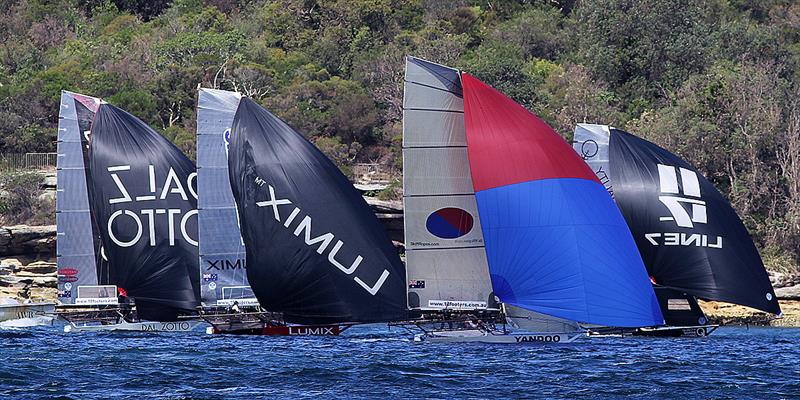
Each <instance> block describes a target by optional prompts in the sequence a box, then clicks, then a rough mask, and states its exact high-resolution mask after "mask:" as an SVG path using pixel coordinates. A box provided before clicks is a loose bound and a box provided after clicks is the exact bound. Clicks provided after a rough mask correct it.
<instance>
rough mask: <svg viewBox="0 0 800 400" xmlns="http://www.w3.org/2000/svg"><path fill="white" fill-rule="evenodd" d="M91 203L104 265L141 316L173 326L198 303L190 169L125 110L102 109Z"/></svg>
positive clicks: (105, 280) (105, 276)
mask: <svg viewBox="0 0 800 400" xmlns="http://www.w3.org/2000/svg"><path fill="white" fill-rule="evenodd" d="M89 176H90V179H89V185H88V186H89V198H90V204H91V208H92V211H93V212H94V215H95V219H96V221H97V224H98V226H99V229H100V236H101V242H102V247H103V250H104V254H105V256H106V258H107V259H108V263H107V264H101V265H100V268H99V271H98V281H99V283H100V284H113V285H117V286H118V287H120V288H123V289H124V290H125V291H126V292H127V295H128V296H130V297H132V298H134V299H135V300H136V307H137V311H138V314H139V317H140V318H142V319H146V320H156V321H168V320H174V319H176V318H177V316H178V315H180V314H185V313H191V312H193V311H194V309H195V307H196V306H197V305H198V304H199V301H198V295H199V282H198V281H199V279H198V278H199V277H198V274H197V270H198V254H197V215H196V214H197V210H196V208H197V193H196V189H195V179H194V178H195V166H194V163H192V161H191V160H189V159H188V158H187V157H186V156H185V155H184V154H183V153H182V152H181V151H180V150H178V148H177V147H175V146H174V145H173V144H172V143H170V142H169V141H168V140H167V139H166V138H164V137H162V136H161V135H159V134H158V133H156V132H155V131H153V130H152V129H151V128H150V127H148V126H147V125H146V124H145V123H143V122H142V121H140V120H139V119H137V118H136V117H134V116H132V115H130V114H128V113H127V112H125V111H123V110H121V109H119V108H117V107H114V106H112V105H110V104H106V103H103V104H101V105H100V106H99V108H98V111H97V114H96V115H95V119H94V123H93V126H92V136H91V141H90V145H89Z"/></svg>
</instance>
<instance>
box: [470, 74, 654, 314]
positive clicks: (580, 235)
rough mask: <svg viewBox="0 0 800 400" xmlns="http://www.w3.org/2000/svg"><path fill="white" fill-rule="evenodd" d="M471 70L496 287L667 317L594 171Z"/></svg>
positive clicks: (543, 300)
mask: <svg viewBox="0 0 800 400" xmlns="http://www.w3.org/2000/svg"><path fill="white" fill-rule="evenodd" d="M461 77H462V86H463V92H464V108H465V122H466V124H465V125H466V138H467V148H468V155H469V164H470V171H471V175H472V182H473V185H474V189H475V196H476V199H477V204H478V210H479V215H480V220H481V226H482V230H483V237H484V241H485V245H486V254H487V258H488V262H489V272H490V275H491V280H492V285H493V288H494V293H495V295H496V296H498V297H499V298H500V300H501V301H502V302H504V303H506V304H510V305H513V306H517V307H521V308H524V309H527V310H531V311H536V312H540V313H543V314H547V315H551V316H555V317H559V318H564V319H567V320H571V321H578V322H585V323H591V324H599V325H606V326H618V327H638V326H652V325H660V324H663V322H664V318H663V317H662V315H661V311H660V309H659V306H658V302H657V300H656V298H655V295H654V293H653V288H652V286H651V285H650V282H649V280H648V277H647V273H646V271H645V268H644V265H642V259H641V257H640V256H639V254H638V251H637V249H636V244H635V243H634V241H633V238H632V237H631V233H630V231H629V230H628V228H627V226H626V224H625V220H624V219H623V218H622V215H621V214H620V213H619V210H618V209H617V208H616V206H615V205H614V202H613V200H612V199H611V197H610V196H609V195H608V193H606V190H605V188H604V187H603V185H602V184H601V183H600V182H599V181H598V179H597V177H596V176H595V174H594V173H593V172H592V170H591V169H589V167H588V166H587V165H586V163H584V162H583V161H582V160H581V159H580V157H578V156H577V155H576V154H575V153H574V152H573V151H572V149H570V147H569V145H568V144H567V143H566V142H564V141H563V139H561V137H559V136H558V135H557V134H556V133H555V132H554V131H553V130H552V129H551V128H550V127H549V126H547V125H546V124H545V123H544V122H542V121H541V120H540V119H538V118H537V117H535V116H534V115H533V114H531V113H530V112H528V111H527V110H525V108H523V107H522V106H521V105H519V104H517V103H515V102H514V101H513V100H511V99H509V98H507V97H505V96H504V95H502V94H501V93H499V92H497V91H496V90H494V89H492V88H491V87H489V86H488V85H486V84H484V83H483V82H480V81H479V80H478V79H476V78H474V77H472V76H470V75H469V74H466V73H462V74H461Z"/></svg>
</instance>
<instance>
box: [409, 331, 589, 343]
mask: <svg viewBox="0 0 800 400" xmlns="http://www.w3.org/2000/svg"><path fill="white" fill-rule="evenodd" d="M584 335H585V333H583V332H569V333H552V332H548V333H536V332H531V333H502V332H486V331H481V330H461V331H441V332H426V333H422V334H418V335H416V336H414V341H415V342H430V343H465V342H476V343H504V344H525V343H572V342H574V341H575V340H577V339H578V338H579V337H581V336H584Z"/></svg>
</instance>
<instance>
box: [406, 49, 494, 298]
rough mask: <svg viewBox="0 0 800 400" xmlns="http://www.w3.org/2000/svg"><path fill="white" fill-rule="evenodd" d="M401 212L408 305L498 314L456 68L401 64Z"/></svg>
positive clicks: (412, 61) (408, 61)
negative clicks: (471, 166)
mask: <svg viewBox="0 0 800 400" xmlns="http://www.w3.org/2000/svg"><path fill="white" fill-rule="evenodd" d="M403 210H404V214H405V217H404V224H405V226H404V228H405V229H404V230H405V244H406V271H407V273H408V279H409V283H408V306H409V308H411V309H417V310H444V309H447V310H464V311H468V310H475V309H481V310H485V309H487V308H492V309H497V307H498V305H497V304H496V302H495V301H494V296H493V295H492V293H491V292H492V288H491V282H490V281H489V273H488V271H489V267H488V265H487V263H486V251H485V249H484V245H483V233H482V231H481V224H480V219H479V218H478V207H477V205H476V204H475V194H474V191H473V189H472V178H471V177H470V170H469V162H468V159H467V142H466V137H465V132H464V100H463V96H462V91H461V78H460V76H459V72H458V70H456V69H452V68H448V67H445V66H442V65H438V64H434V63H431V62H428V61H424V60H421V59H418V58H414V57H407V58H406V74H405V88H404V98H403Z"/></svg>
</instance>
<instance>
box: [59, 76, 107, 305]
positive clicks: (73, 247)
mask: <svg viewBox="0 0 800 400" xmlns="http://www.w3.org/2000/svg"><path fill="white" fill-rule="evenodd" d="M99 105H100V99H98V98H95V97H89V96H84V95H81V94H78V93H71V92H67V91H63V92H61V104H60V107H61V108H60V110H59V117H58V145H57V146H58V150H57V151H58V157H57V159H56V178H57V179H56V181H57V183H56V230H57V238H58V240H57V241H56V263H57V265H58V275H59V276H58V299H59V301H61V302H62V303H64V304H73V303H74V302H75V298H77V295H78V287H80V286H95V285H97V264H98V258H99V257H100V254H101V253H100V246H99V236H98V232H97V230H96V226H95V224H94V223H93V220H92V213H91V210H90V209H89V194H88V189H87V177H88V148H89V135H90V130H91V123H92V120H93V119H94V114H95V112H96V111H97V108H98V107H99Z"/></svg>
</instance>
